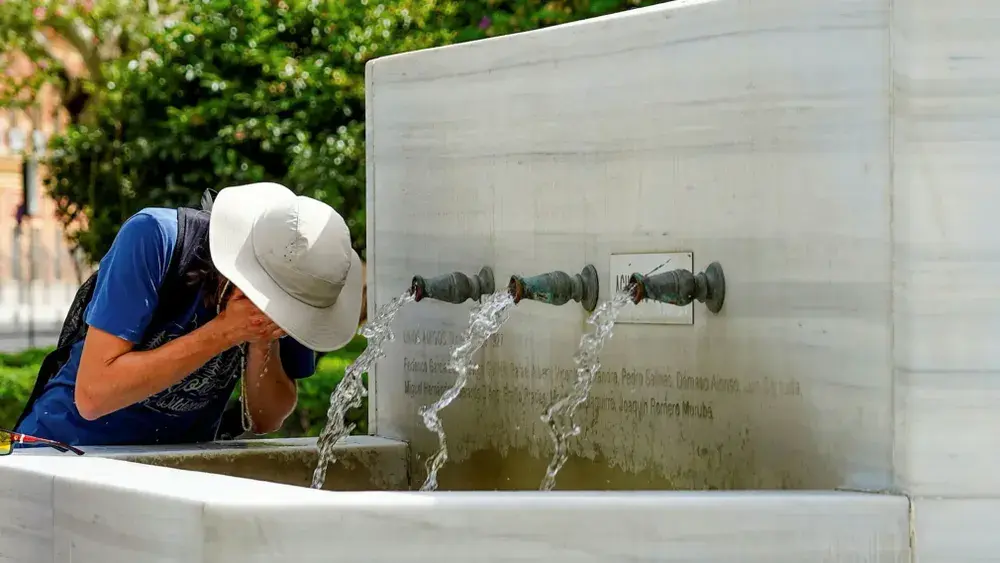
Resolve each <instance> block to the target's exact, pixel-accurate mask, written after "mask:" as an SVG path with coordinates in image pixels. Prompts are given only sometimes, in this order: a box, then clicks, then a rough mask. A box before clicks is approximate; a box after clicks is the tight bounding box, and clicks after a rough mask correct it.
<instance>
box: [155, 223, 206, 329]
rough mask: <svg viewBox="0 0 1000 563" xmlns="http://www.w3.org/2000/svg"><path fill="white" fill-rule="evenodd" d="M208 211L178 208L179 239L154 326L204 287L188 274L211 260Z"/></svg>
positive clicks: (161, 294) (165, 279) (160, 293)
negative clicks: (190, 278)
mask: <svg viewBox="0 0 1000 563" xmlns="http://www.w3.org/2000/svg"><path fill="white" fill-rule="evenodd" d="M210 217H211V216H210V214H209V212H208V211H205V210H201V209H190V208H187V207H181V208H180V209H178V210H177V243H176V244H175V245H174V252H173V254H172V255H171V256H170V267H169V268H167V275H166V276H164V278H163V283H162V284H161V285H160V291H159V292H158V293H159V302H158V303H157V305H156V311H155V312H154V313H153V319H152V322H151V323H150V326H151V327H159V326H162V325H163V323H164V322H165V321H166V320H167V317H169V316H171V315H175V314H177V311H178V310H179V309H180V308H183V307H187V306H188V305H190V304H191V302H192V301H193V300H194V299H195V298H196V297H197V295H198V292H200V291H201V287H200V286H198V285H192V284H191V283H190V282H189V281H188V277H187V274H188V272H191V271H192V270H193V269H197V268H199V267H200V266H202V265H207V264H208V263H209V262H208V260H209V247H208V221H209V218H210Z"/></svg>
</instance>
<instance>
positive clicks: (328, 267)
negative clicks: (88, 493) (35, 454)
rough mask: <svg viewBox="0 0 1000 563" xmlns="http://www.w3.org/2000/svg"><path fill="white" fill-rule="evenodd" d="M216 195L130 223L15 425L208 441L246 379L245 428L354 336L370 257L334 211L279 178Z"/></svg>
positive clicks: (260, 422) (75, 433)
mask: <svg viewBox="0 0 1000 563" xmlns="http://www.w3.org/2000/svg"><path fill="white" fill-rule="evenodd" d="M210 207H211V212H210V213H209V212H208V211H195V210H192V209H163V208H147V209H143V210H142V211H140V212H138V213H136V214H135V215H133V216H132V217H130V218H129V219H128V220H127V221H126V222H125V223H124V224H123V225H122V227H121V230H120V231H119V233H118V235H117V236H116V237H115V240H114V242H113V243H112V246H111V249H110V251H109V252H108V253H107V255H105V256H104V258H103V259H102V260H101V263H100V266H99V268H98V271H97V273H96V274H95V276H93V277H92V278H91V279H90V280H88V282H87V283H85V284H84V286H83V287H81V290H80V291H79V292H78V293H77V299H76V301H75V302H74V307H73V308H71V311H70V313H69V315H67V321H66V324H64V327H63V332H62V336H61V338H60V347H59V348H58V349H57V350H56V351H55V352H53V353H52V354H50V356H49V357H47V358H46V361H45V362H43V368H42V372H41V373H40V374H39V379H38V381H37V383H36V387H35V391H34V392H33V393H32V398H31V400H29V404H28V405H27V406H26V408H25V411H24V413H23V414H22V416H21V419H20V420H19V422H18V424H17V431H18V432H22V433H24V434H30V435H33V436H38V437H41V438H47V439H50V440H57V441H60V442H64V443H66V444H71V445H121V444H131V445H136V444H166V443H194V442H204V441H211V440H213V439H215V437H216V433H217V431H218V429H219V423H220V419H221V418H222V413H223V410H224V409H225V407H226V404H227V402H228V399H229V397H230V396H231V395H232V393H233V391H234V389H235V388H236V386H237V385H240V397H241V402H242V414H241V419H242V423H243V429H244V430H247V431H252V432H254V433H256V434H265V433H269V432H273V431H275V430H277V429H279V428H280V427H281V425H282V423H283V421H284V420H285V418H286V417H287V416H288V415H289V413H291V411H292V410H293V409H294V407H295V403H296V400H297V394H296V385H295V380H297V379H301V378H305V377H309V376H310V375H312V374H313V372H314V370H315V364H316V354H315V352H314V351H321V352H322V351H331V350H335V349H338V348H341V347H343V346H344V345H345V344H347V343H348V342H349V341H350V340H351V338H352V337H353V336H354V334H355V331H356V330H357V326H358V323H359V317H361V316H362V315H363V311H362V293H363V290H364V287H365V283H364V274H363V269H364V266H363V263H362V262H361V260H360V258H359V257H358V255H357V253H356V252H355V251H354V250H353V249H352V248H351V242H350V241H351V237H350V233H349V231H348V228H347V225H346V224H345V222H344V220H343V218H342V217H341V216H340V215H339V214H337V212H336V211H334V210H333V209H332V208H331V207H330V206H328V205H326V204H324V203H321V202H319V201H317V200H314V199H311V198H308V197H303V196H296V195H295V194H294V193H292V192H291V191H290V190H288V189H287V188H285V187H284V186H281V185H279V184H274V183H257V184H249V185H244V186H235V187H231V188H226V189H223V190H222V191H221V192H219V194H218V196H217V198H216V199H215V201H214V202H212V203H211V205H210ZM74 309H76V310H74ZM46 370H48V373H46Z"/></svg>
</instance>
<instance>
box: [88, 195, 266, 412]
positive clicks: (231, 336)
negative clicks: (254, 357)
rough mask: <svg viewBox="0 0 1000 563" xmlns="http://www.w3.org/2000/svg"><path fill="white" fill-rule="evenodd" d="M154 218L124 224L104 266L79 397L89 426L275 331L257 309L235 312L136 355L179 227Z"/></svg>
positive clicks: (90, 319) (91, 307)
mask: <svg viewBox="0 0 1000 563" xmlns="http://www.w3.org/2000/svg"><path fill="white" fill-rule="evenodd" d="M154 213H155V212H154ZM154 213H146V212H140V213H138V214H136V215H135V216H133V217H132V218H130V219H129V220H128V221H126V222H125V224H124V225H122V228H121V230H120V231H119V233H118V235H117V236H116V237H115V241H114V243H112V246H111V250H109V251H108V254H107V255H105V257H104V259H102V260H101V265H100V269H99V270H98V272H99V273H98V276H97V285H96V286H95V287H94V296H93V298H92V299H91V302H90V305H89V307H88V309H87V315H86V319H85V320H86V322H87V324H88V325H89V328H88V331H87V337H86V339H85V340H84V346H83V353H82V354H81V358H80V366H79V369H78V370H77V378H76V392H75V397H74V401H75V402H76V407H77V410H78V411H79V412H80V416H82V417H84V418H85V419H87V420H95V419H97V418H100V417H102V416H104V415H106V414H109V413H112V412H115V411H117V410H119V409H121V408H124V407H127V406H129V405H132V404H135V403H137V402H139V401H141V400H143V399H145V398H146V397H149V396H150V395H153V394H155V393H158V392H160V391H162V390H164V389H166V388H167V387H169V386H171V385H173V384H174V383H177V382H178V381H180V380H181V379H183V378H184V377H186V376H187V375H188V374H190V373H191V372H193V371H194V370H196V369H197V368H199V367H200V366H202V365H204V364H205V362H207V361H208V360H209V359H211V358H212V357H214V356H215V355H217V354H219V353H221V352H222V351H224V350H226V349H228V348H230V347H232V346H234V345H236V344H238V343H239V342H242V341H243V340H246V339H247V338H248V337H249V336H248V335H249V334H251V333H252V331H253V330H258V331H261V332H268V331H273V325H271V323H270V321H269V320H268V319H267V318H266V317H264V316H263V314H261V313H260V312H259V311H257V310H256V308H248V307H236V308H234V309H233V310H232V311H231V312H229V313H227V314H226V315H220V316H219V317H217V318H216V319H213V320H212V321H211V322H209V323H206V324H205V326H203V327H201V328H199V329H197V330H195V331H193V332H191V333H190V334H187V335H184V336H181V337H179V338H177V339H175V340H173V341H172V342H170V343H168V344H166V345H164V346H161V347H159V348H156V349H154V350H149V351H141V352H140V351H134V350H133V347H134V346H136V345H137V344H138V343H139V341H140V340H141V339H142V336H143V334H144V333H145V332H146V329H147V328H148V325H149V322H150V320H151V318H152V316H153V312H154V311H155V309H156V305H157V303H158V301H159V293H158V292H159V287H160V284H162V282H163V278H164V276H165V274H166V270H167V265H168V263H169V261H170V255H171V253H172V252H173V245H174V239H175V238H176V225H173V224H170V223H169V222H166V221H163V220H162V217H161V218H157V217H156V216H155V215H154Z"/></svg>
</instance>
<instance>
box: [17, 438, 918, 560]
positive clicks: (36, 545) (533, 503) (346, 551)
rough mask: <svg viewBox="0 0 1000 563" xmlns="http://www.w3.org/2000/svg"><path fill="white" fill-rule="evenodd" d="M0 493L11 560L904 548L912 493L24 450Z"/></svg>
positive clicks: (699, 556)
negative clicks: (194, 465)
mask: <svg viewBox="0 0 1000 563" xmlns="http://www.w3.org/2000/svg"><path fill="white" fill-rule="evenodd" d="M0 503H2V506H0V554H3V556H4V558H5V559H6V560H10V561H30V562H34V561H54V562H63V561H66V562H68V561H72V562H73V563H119V562H120V563H135V562H142V563H148V562H164V563H166V562H177V563H182V562H183V563H230V562H231V563H237V562H239V563H252V562H265V561H267V562H271V561H277V560H279V558H286V559H287V560H294V561H296V562H297V563H306V562H317V563H318V562H321V561H322V562H327V561H330V560H332V559H333V558H334V557H336V558H337V559H338V560H340V559H342V560H346V561H366V562H372V563H378V562H387V563H388V562H392V563H400V562H411V561H419V562H428V563H430V562H440V561H456V560H475V561H484V562H492V561H515V560H518V561H543V560H544V561H559V562H563V561H574V562H598V561H600V562H611V561H615V562H617V561H658V562H678V563H679V562H682V561H683V562H688V563H691V562H709V561H711V562H726V563H731V562H733V561H740V562H741V563H812V562H816V563H820V562H829V561H851V562H866V563H900V562H902V561H908V560H909V517H908V516H909V506H908V502H907V499H905V498H903V497H895V496H887V495H873V494H863V493H849V492H835V491H829V492H808V491H799V492H749V491H748V492H701V493H696V492H648V491H635V492H561V493H560V492H556V493H538V492H520V493H511V492H504V493H501V492H468V493H459V492H440V493H417V492H385V491H366V492H329V491H317V490H313V489H309V488H305V487H294V486H289V485H282V484H277V483H267V482H261V481H256V480H250V479H242V478H237V477H228V476H223V475H215V474H210V473H201V472H196V471H184V470H178V469H172V468H168V467H159V466H154V465H148V464H145V463H136V462H130V461H125V460H123V459H109V458H105V457H97V456H95V457H89V456H87V457H79V458H77V457H72V458H71V457H65V456H64V457H53V456H48V455H14V456H10V457H7V458H5V459H2V460H0ZM289 558H294V559H289Z"/></svg>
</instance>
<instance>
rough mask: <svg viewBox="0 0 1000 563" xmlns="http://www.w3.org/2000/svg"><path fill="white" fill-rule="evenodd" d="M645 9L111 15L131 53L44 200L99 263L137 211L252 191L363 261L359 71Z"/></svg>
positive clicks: (287, 6)
mask: <svg viewBox="0 0 1000 563" xmlns="http://www.w3.org/2000/svg"><path fill="white" fill-rule="evenodd" d="M77 1H79V0H77ZM63 2H64V3H65V4H76V2H73V1H71V0H63ZM14 3H16V2H14ZM652 3H655V2H650V1H646V0H551V1H540V0H487V1H480V0H465V1H460V0H396V1H394V2H391V3H389V2H386V3H378V2H377V1H376V0H360V1H359V2H342V1H340V0H279V1H263V0H235V1H232V2H230V1H228V0H225V1H223V0H199V1H196V2H192V3H189V4H187V5H186V7H185V8H184V12H183V14H182V16H177V17H174V18H173V19H172V20H170V22H168V24H166V25H162V22H160V23H161V24H155V22H159V21H160V20H157V19H156V18H152V17H151V16H149V15H148V14H146V19H143V18H142V12H141V10H139V9H138V8H136V7H135V6H134V5H133V4H134V2H133V1H132V0H118V1H117V2H110V5H111V6H112V8H106V9H105V11H104V12H102V13H103V14H104V16H102V17H103V18H104V19H101V18H97V19H96V20H94V21H93V22H91V26H92V27H98V28H99V27H101V26H102V25H104V26H105V27H106V22H105V23H101V22H104V21H105V20H107V19H108V18H110V17H111V15H114V14H115V13H119V14H130V15H131V16H130V17H131V18H132V19H130V20H128V21H130V22H134V25H135V26H136V27H137V28H138V29H142V30H144V33H142V34H138V33H134V34H132V36H142V42H141V43H139V42H137V41H135V40H133V41H130V42H126V43H125V45H124V46H123V47H122V48H120V49H119V52H120V53H121V56H120V57H118V58H114V57H109V58H107V59H101V60H98V61H95V65H96V69H97V71H95V73H94V74H95V76H99V80H95V82H94V83H93V84H91V85H90V89H91V90H93V91H95V92H97V93H99V94H100V96H99V100H100V103H99V104H97V107H94V108H92V109H91V111H90V112H89V113H88V117H89V119H88V120H87V121H86V122H82V123H80V124H78V125H75V126H73V127H71V128H70V129H69V130H68V131H67V132H66V133H65V135H63V136H62V137H61V138H58V139H56V140H55V141H54V143H53V148H54V153H53V156H52V158H51V159H50V160H49V163H48V164H49V166H50V172H51V177H50V181H49V189H50V191H51V193H52V194H53V195H54V196H56V199H57V203H58V207H59V215H60V217H61V218H62V219H63V221H64V222H66V224H67V225H69V224H71V223H72V222H74V221H75V220H76V219H78V218H79V217H80V216H81V215H82V216H84V217H85V218H86V219H87V224H88V229H87V230H86V231H80V232H75V233H74V234H73V235H72V236H73V237H74V242H75V243H77V244H78V245H79V246H81V247H82V249H83V250H84V251H85V252H86V253H87V254H88V255H89V256H90V258H91V259H94V260H96V259H99V258H100V257H101V256H102V255H103V254H104V252H106V251H107V249H108V248H109V247H110V245H111V241H112V240H113V238H114V236H115V234H116V233H117V231H118V228H119V226H120V224H121V223H122V222H123V220H124V219H126V218H127V217H128V216H130V215H131V214H132V213H134V212H135V211H137V210H139V209H140V208H142V207H145V206H178V205H193V204H195V203H196V202H197V201H198V198H199V197H200V194H201V193H202V192H203V191H204V190H205V189H206V188H214V189H219V188H222V187H225V186H230V185H235V184H240V183H246V182H256V181H262V180H273V181H278V182H281V183H284V184H285V185H288V186H289V187H290V188H292V189H293V190H295V191H296V192H298V193H301V194H305V195H309V196H312V197H315V198H318V199H321V200H323V201H326V202H327V203H329V204H330V205H332V206H333V207H335V208H336V209H337V210H338V211H340V212H341V213H342V214H343V215H344V216H345V218H346V219H347V220H348V223H349V225H350V226H351V230H352V234H353V237H354V243H355V246H356V247H357V248H359V249H362V250H363V247H364V220H365V215H364V197H365V188H364V186H365V180H364V174H365V159H364V65H365V63H366V62H367V61H368V60H369V59H371V58H373V57H377V56H382V55H386V54H391V53H399V52H404V51H410V50H414V49H422V48H427V47H433V46H438V45H444V44H448V43H451V42H454V41H465V40H470V39H478V38H482V37H490V36H496V35H503V34H507V33H513V32H518V31H526V30H531V29H536V28H539V27H546V26H550V25H555V24H560V23H565V22H569V21H573V20H578V19H581V18H587V17H592V16H597V15H603V14H607V13H612V12H616V11H620V10H624V9H628V8H632V7H635V6H640V5H648V4H652ZM10 4H12V2H7V3H6V4H3V3H0V6H5V5H10ZM101 4H102V3H97V5H101ZM140 4H144V3H142V2H141V3H140ZM116 10H117V12H116ZM18 14H19V17H18V18H17V19H16V21H18V22H22V23H21V24H19V25H20V27H16V28H15V27H11V28H10V30H15V31H10V32H9V33H8V35H14V34H20V35H24V33H25V32H26V31H27V29H29V28H30V27H31V25H30V24H31V21H30V14H29V12H26V11H25V10H24V9H23V8H22V9H21V10H20V12H18ZM109 14H110V15H109ZM122 17H124V16H122ZM26 18H27V19H26ZM160 19H161V20H162V18H160ZM151 22H154V23H151ZM50 25H51V22H50ZM0 29H2V27H0ZM11 45H13V43H11ZM29 47H30V45H27V46H25V47H24V48H25V49H28V48H29ZM31 52H32V53H35V52H37V50H34V51H31Z"/></svg>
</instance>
